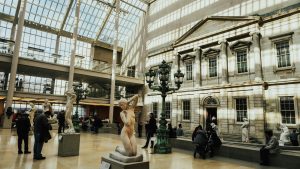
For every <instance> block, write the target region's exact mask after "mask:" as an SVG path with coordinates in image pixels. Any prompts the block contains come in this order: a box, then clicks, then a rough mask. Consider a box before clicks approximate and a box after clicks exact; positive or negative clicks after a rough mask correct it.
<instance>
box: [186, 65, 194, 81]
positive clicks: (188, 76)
mask: <svg viewBox="0 0 300 169" xmlns="http://www.w3.org/2000/svg"><path fill="white" fill-rule="evenodd" d="M186 80H193V63H192V62H187V63H186Z"/></svg>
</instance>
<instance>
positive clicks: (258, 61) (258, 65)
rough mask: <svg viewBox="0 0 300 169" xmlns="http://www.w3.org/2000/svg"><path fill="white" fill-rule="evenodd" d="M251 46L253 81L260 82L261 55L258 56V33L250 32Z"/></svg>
mask: <svg viewBox="0 0 300 169" xmlns="http://www.w3.org/2000/svg"><path fill="white" fill-rule="evenodd" d="M250 36H252V45H253V55H254V60H255V81H256V82H261V81H262V67H261V54H260V33H259V32H251V33H250Z"/></svg>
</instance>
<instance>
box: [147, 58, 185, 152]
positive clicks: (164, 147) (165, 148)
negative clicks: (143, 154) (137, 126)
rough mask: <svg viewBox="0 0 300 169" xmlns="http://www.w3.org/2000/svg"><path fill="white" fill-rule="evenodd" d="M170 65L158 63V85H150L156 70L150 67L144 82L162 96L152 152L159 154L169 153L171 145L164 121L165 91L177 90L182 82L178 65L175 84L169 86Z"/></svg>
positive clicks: (164, 62) (181, 74) (182, 75)
mask: <svg viewBox="0 0 300 169" xmlns="http://www.w3.org/2000/svg"><path fill="white" fill-rule="evenodd" d="M170 71H171V67H170V66H169V65H168V64H167V63H166V61H164V60H163V61H162V64H161V65H159V70H158V78H159V80H160V85H155V86H152V83H153V82H154V77H155V75H156V72H155V71H153V70H152V69H150V70H149V72H147V73H146V74H145V75H146V82H147V83H148V85H149V88H150V89H152V90H157V91H160V92H161V97H162V112H161V117H160V120H159V124H160V125H159V128H158V130H157V143H156V145H155V146H154V153H159V154H167V153H171V151H172V149H171V145H170V142H169V136H168V130H167V121H166V113H165V99H166V96H167V93H168V92H170V91H175V90H178V89H179V88H180V86H181V84H182V82H183V77H184V74H183V73H181V71H180V69H179V67H178V70H177V72H176V73H175V74H174V79H175V84H176V87H171V86H169V74H170V73H171V72H170Z"/></svg>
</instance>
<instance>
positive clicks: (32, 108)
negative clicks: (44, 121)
mask: <svg viewBox="0 0 300 169" xmlns="http://www.w3.org/2000/svg"><path fill="white" fill-rule="evenodd" d="M29 105H30V107H31V108H30V110H29V119H30V124H31V126H33V119H34V115H35V112H36V107H35V105H34V104H33V103H29Z"/></svg>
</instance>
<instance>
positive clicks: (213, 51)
mask: <svg viewBox="0 0 300 169" xmlns="http://www.w3.org/2000/svg"><path fill="white" fill-rule="evenodd" d="M219 52H220V49H215V48H209V49H207V50H205V51H204V52H203V56H209V55H217V54H219Z"/></svg>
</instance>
